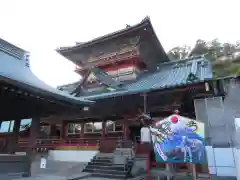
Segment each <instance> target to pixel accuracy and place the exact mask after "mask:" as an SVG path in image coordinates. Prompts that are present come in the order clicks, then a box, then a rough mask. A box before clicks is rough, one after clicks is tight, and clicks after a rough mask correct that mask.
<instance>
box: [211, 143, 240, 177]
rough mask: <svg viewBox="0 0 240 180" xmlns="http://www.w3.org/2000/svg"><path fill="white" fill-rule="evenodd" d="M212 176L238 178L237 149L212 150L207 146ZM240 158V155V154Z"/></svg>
mask: <svg viewBox="0 0 240 180" xmlns="http://www.w3.org/2000/svg"><path fill="white" fill-rule="evenodd" d="M206 152H207V159H208V167H209V171H210V174H216V175H217V176H233V177H236V176H237V172H236V158H234V157H236V156H235V152H236V151H235V148H212V147H211V146H206ZM239 156H240V154H239Z"/></svg>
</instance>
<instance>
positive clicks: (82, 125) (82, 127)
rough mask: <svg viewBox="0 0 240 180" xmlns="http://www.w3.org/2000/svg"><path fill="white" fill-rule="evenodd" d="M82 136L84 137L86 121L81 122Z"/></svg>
mask: <svg viewBox="0 0 240 180" xmlns="http://www.w3.org/2000/svg"><path fill="white" fill-rule="evenodd" d="M81 138H84V123H81Z"/></svg>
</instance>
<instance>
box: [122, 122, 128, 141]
mask: <svg viewBox="0 0 240 180" xmlns="http://www.w3.org/2000/svg"><path fill="white" fill-rule="evenodd" d="M123 133H124V134H123V139H124V140H128V136H129V129H128V121H127V119H124V121H123Z"/></svg>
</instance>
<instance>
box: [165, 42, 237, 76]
mask: <svg viewBox="0 0 240 180" xmlns="http://www.w3.org/2000/svg"><path fill="white" fill-rule="evenodd" d="M167 54H168V57H169V59H170V60H181V59H185V58H187V57H193V56H199V55H203V56H205V58H206V59H208V60H210V61H212V64H213V74H214V76H215V77H224V76H231V75H240V41H237V42H236V43H235V44H231V43H221V42H220V41H219V40H218V39H214V40H212V41H209V42H207V41H205V40H202V39H198V40H197V41H196V43H195V45H194V46H193V47H192V48H191V47H190V46H187V45H183V46H177V47H174V48H172V49H171V50H170V51H169V52H168V53H167ZM238 54H239V55H238Z"/></svg>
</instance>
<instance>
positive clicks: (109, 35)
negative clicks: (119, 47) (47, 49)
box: [56, 17, 152, 54]
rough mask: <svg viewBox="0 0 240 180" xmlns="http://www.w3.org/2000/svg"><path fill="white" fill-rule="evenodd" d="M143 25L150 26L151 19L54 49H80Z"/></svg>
mask: <svg viewBox="0 0 240 180" xmlns="http://www.w3.org/2000/svg"><path fill="white" fill-rule="evenodd" d="M145 26H151V28H152V25H151V21H150V18H149V17H146V18H145V19H143V20H142V21H141V22H140V23H138V24H136V25H133V26H131V27H127V28H124V29H121V30H119V31H115V32H113V33H110V34H107V35H104V36H101V37H98V38H95V39H92V40H90V41H88V42H85V43H80V44H77V45H75V46H70V47H62V48H58V49H56V51H57V52H58V53H60V54H63V53H66V52H69V51H72V50H75V49H80V48H83V47H87V46H90V45H93V44H95V43H99V42H102V41H106V40H109V39H113V38H116V37H118V36H121V35H124V34H127V33H129V32H132V31H136V30H138V29H140V28H143V27H145Z"/></svg>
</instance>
